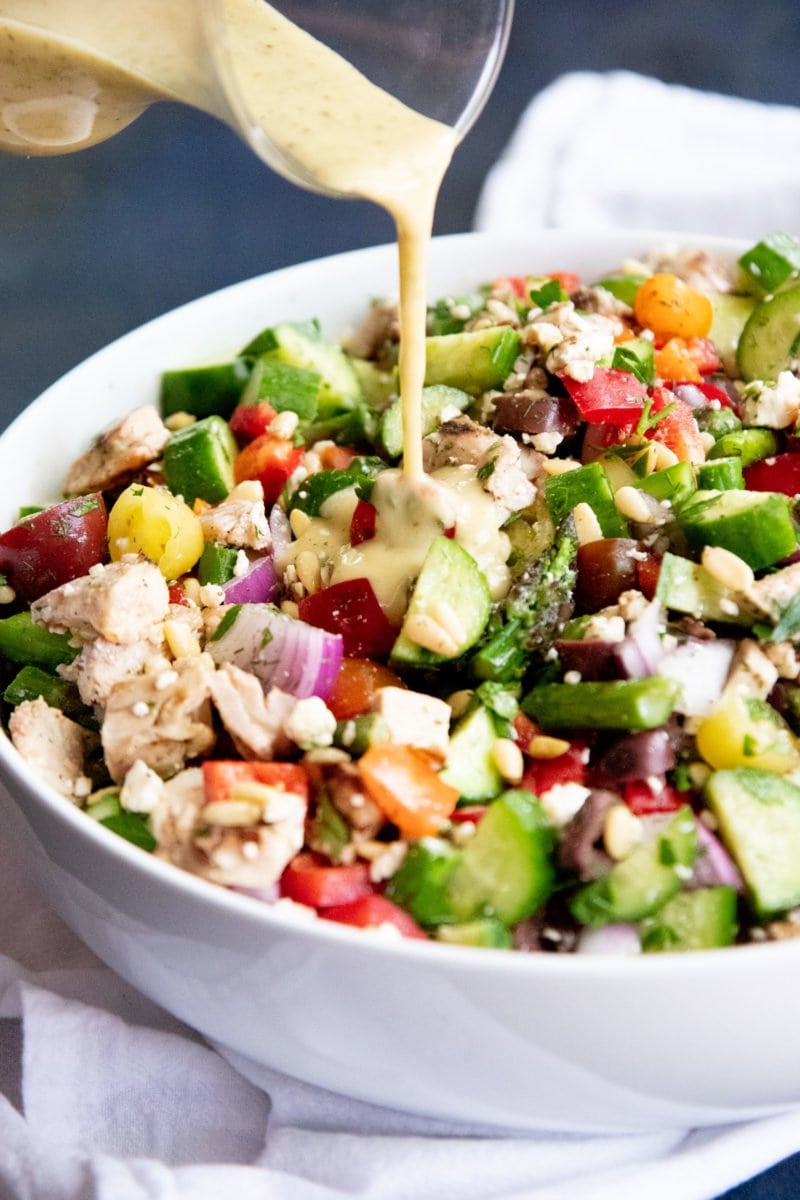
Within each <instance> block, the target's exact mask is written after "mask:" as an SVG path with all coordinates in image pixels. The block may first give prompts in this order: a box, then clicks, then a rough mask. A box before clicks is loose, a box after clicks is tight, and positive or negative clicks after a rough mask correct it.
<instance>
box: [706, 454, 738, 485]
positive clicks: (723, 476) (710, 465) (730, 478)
mask: <svg viewBox="0 0 800 1200" xmlns="http://www.w3.org/2000/svg"><path fill="white" fill-rule="evenodd" d="M697 486H698V487H699V488H703V490H704V491H710V492H728V491H730V490H731V489H732V488H733V489H736V490H738V489H741V488H743V487H744V475H743V474H742V460H741V458H740V456H739V455H738V454H732V455H729V456H728V457H726V458H710V459H709V460H708V462H704V463H700V465H699V466H698V468H697Z"/></svg>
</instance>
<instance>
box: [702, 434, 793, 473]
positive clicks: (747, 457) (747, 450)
mask: <svg viewBox="0 0 800 1200" xmlns="http://www.w3.org/2000/svg"><path fill="white" fill-rule="evenodd" d="M777 449H778V439H777V437H776V436H775V434H774V432H773V431H772V430H771V429H761V428H749V429H732V430H731V431H730V432H729V433H723V434H722V435H721V436H720V437H718V438H717V440H716V442H715V443H714V445H713V446H712V447H711V449H710V451H709V453H708V457H709V459H710V460H714V459H718V458H731V457H732V456H733V455H738V456H739V458H741V460H742V466H743V467H751V466H752V465H753V463H756V462H760V461H761V459H762V458H769V457H770V455H772V454H775V453H777Z"/></svg>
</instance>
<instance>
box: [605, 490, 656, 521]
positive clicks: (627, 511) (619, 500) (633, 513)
mask: <svg viewBox="0 0 800 1200" xmlns="http://www.w3.org/2000/svg"><path fill="white" fill-rule="evenodd" d="M614 503H615V504H616V506H617V508H618V510H619V511H620V512H621V513H622V515H623V517H628V518H630V520H631V521H636V522H637V523H638V524H640V525H654V524H655V521H656V514H655V513H654V512H653V510H652V509H651V507H650V505H649V504H648V503H647V501H646V499H645V498H644V496H643V495H642V493H641V492H640V491H639V489H638V488H635V487H630V485H628V484H626V485H625V486H624V487H621V488H620V489H619V491H618V492H617V493H616V495H615V496H614Z"/></svg>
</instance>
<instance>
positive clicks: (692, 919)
mask: <svg viewBox="0 0 800 1200" xmlns="http://www.w3.org/2000/svg"><path fill="white" fill-rule="evenodd" d="M736 930H737V923H736V888H734V887H731V886H730V885H729V884H719V885H718V886H716V887H708V888H698V889H697V891H695V892H678V894H677V896H673V898H672V899H671V900H668V901H667V903H666V904H665V905H664V907H663V908H660V909H659V910H658V912H656V913H654V914H653V916H652V917H646V918H645V919H644V921H643V922H642V924H641V926H640V928H639V935H640V938H641V943H642V950H643V951H644V952H645V954H654V953H663V952H667V951H670V950H712V949H715V948H716V947H718V946H730V945H732V944H733V942H734V940H735V938H736Z"/></svg>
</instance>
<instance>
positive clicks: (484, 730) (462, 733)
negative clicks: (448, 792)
mask: <svg viewBox="0 0 800 1200" xmlns="http://www.w3.org/2000/svg"><path fill="white" fill-rule="evenodd" d="M496 738H497V731H496V729H495V724H494V720H493V718H492V714H491V713H490V712H489V710H488V709H486V708H484V707H483V705H479V706H478V707H477V708H475V709H474V710H473V711H472V712H470V713H467V715H466V716H465V717H462V719H461V720H460V721H459V722H458V724H457V725H456V727H455V729H454V730H453V733H452V735H451V737H450V745H449V747H448V751H447V759H446V761H445V764H444V767H443V768H442V770H441V772H440V775H441V778H442V779H443V780H444V781H445V783H449V784H450V786H451V787H454V788H458V790H459V793H460V794H461V796H462V797H463V798H464V799H465V800H472V801H477V800H492V799H494V797H495V796H497V795H499V793H500V792H501V791H502V790H503V780H502V777H501V775H500V772H499V771H498V769H497V767H496V765H495V762H494V758H493V757H492V747H493V745H494V742H495V740H496Z"/></svg>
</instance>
